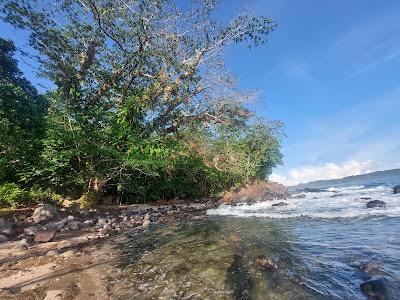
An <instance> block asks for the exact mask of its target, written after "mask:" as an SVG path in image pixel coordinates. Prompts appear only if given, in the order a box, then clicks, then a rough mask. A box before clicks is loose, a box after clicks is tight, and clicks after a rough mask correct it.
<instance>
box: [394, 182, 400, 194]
mask: <svg viewBox="0 0 400 300" xmlns="http://www.w3.org/2000/svg"><path fill="white" fill-rule="evenodd" d="M393 193H395V194H400V184H399V185H396V186H395V187H394V188H393Z"/></svg>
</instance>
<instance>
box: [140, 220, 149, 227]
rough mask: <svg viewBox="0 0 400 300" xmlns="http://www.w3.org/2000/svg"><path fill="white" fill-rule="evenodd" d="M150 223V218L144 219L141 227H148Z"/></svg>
mask: <svg viewBox="0 0 400 300" xmlns="http://www.w3.org/2000/svg"><path fill="white" fill-rule="evenodd" d="M150 224H151V221H150V220H144V221H143V224H142V226H143V228H147V227H149V225H150Z"/></svg>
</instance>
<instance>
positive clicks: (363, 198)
mask: <svg viewBox="0 0 400 300" xmlns="http://www.w3.org/2000/svg"><path fill="white" fill-rule="evenodd" d="M360 199H361V200H371V198H370V197H362V198H360Z"/></svg>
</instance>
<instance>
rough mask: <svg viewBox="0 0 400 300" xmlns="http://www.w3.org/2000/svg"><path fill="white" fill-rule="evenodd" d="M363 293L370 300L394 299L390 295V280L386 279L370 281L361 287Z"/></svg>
mask: <svg viewBox="0 0 400 300" xmlns="http://www.w3.org/2000/svg"><path fill="white" fill-rule="evenodd" d="M360 288H361V291H362V292H363V294H364V295H365V296H367V297H368V298H370V299H377V300H386V299H392V298H391V297H390V296H389V293H388V280H387V279H386V278H377V279H370V280H368V281H366V282H364V283H362V284H361V285H360Z"/></svg>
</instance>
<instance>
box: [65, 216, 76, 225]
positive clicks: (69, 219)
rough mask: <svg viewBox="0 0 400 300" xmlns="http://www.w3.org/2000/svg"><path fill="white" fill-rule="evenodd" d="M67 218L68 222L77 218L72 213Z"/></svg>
mask: <svg viewBox="0 0 400 300" xmlns="http://www.w3.org/2000/svg"><path fill="white" fill-rule="evenodd" d="M65 219H66V220H67V223H68V222H72V221H74V220H75V218H74V216H71V215H70V216H68V217H66V218H65Z"/></svg>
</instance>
